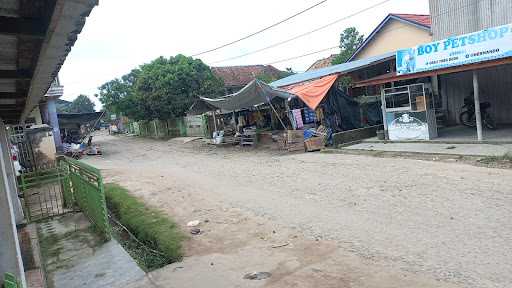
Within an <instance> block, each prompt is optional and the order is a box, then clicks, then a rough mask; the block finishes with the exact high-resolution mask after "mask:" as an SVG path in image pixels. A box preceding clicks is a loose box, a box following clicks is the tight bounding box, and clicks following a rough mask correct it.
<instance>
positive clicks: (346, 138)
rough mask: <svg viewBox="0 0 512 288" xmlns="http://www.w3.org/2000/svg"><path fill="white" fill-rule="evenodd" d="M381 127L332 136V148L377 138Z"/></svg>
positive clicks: (344, 132)
mask: <svg viewBox="0 0 512 288" xmlns="http://www.w3.org/2000/svg"><path fill="white" fill-rule="evenodd" d="M383 129H384V126H383V125H376V126H371V127H365V128H359V129H354V130H348V131H343V132H339V133H334V134H332V139H333V146H334V147H338V145H342V144H346V143H351V142H355V141H359V140H363V139H368V138H372V137H375V136H377V130H383Z"/></svg>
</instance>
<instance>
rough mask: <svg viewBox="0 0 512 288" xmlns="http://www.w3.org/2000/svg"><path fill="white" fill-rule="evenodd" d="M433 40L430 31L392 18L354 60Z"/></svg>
mask: <svg viewBox="0 0 512 288" xmlns="http://www.w3.org/2000/svg"><path fill="white" fill-rule="evenodd" d="M431 41H432V36H431V35H430V32H429V31H427V30H424V29H421V28H419V27H416V26H413V25H410V24H405V23H403V22H400V21H397V20H393V19H392V20H390V21H389V22H388V23H387V24H386V25H385V26H384V27H382V29H381V30H380V31H379V32H378V33H377V34H375V36H374V37H373V39H372V40H371V41H370V42H369V43H368V44H367V45H366V46H365V47H364V49H363V50H361V51H360V52H359V53H358V54H357V56H356V57H355V58H354V60H359V59H364V58H368V57H372V56H377V55H382V54H384V53H387V52H391V51H396V50H398V49H400V48H409V47H414V46H416V45H418V44H421V43H428V42H431Z"/></svg>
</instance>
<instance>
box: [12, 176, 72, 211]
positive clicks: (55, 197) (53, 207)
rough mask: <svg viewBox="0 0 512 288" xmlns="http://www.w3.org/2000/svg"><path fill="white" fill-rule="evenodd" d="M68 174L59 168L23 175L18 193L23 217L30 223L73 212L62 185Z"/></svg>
mask: <svg viewBox="0 0 512 288" xmlns="http://www.w3.org/2000/svg"><path fill="white" fill-rule="evenodd" d="M67 177H68V173H67V172H66V171H64V170H62V169H61V168H59V167H56V168H51V169H44V170H37V171H35V172H29V173H23V174H21V176H20V185H19V187H20V191H21V193H22V194H21V195H22V200H23V204H24V208H25V215H27V217H28V219H29V220H30V221H39V220H44V219H47V218H50V217H54V216H58V215H61V214H64V213H67V212H70V211H72V210H73V205H72V201H70V199H69V198H71V196H70V195H64V194H65V193H64V189H63V187H62V184H63V183H64V182H66V179H67Z"/></svg>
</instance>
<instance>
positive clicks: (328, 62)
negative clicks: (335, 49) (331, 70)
mask: <svg viewBox="0 0 512 288" xmlns="http://www.w3.org/2000/svg"><path fill="white" fill-rule="evenodd" d="M336 56H338V54H332V55H331V56H329V57H326V58H323V59H319V60H316V61H315V63H313V65H311V66H309V68H308V70H306V71H312V70H316V69H320V68H325V67H329V66H332V61H333V60H334V59H335V58H336Z"/></svg>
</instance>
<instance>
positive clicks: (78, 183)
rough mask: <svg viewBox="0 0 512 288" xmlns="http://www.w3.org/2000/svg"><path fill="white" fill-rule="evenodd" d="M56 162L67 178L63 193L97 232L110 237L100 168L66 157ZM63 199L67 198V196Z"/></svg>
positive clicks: (107, 237)
mask: <svg viewBox="0 0 512 288" xmlns="http://www.w3.org/2000/svg"><path fill="white" fill-rule="evenodd" d="M58 163H59V167H61V168H62V169H63V170H64V171H66V172H67V178H64V179H65V181H64V182H63V191H64V193H63V195H69V197H71V199H69V200H70V201H73V203H75V204H76V205H77V206H78V207H79V208H80V210H81V211H82V212H83V213H84V214H85V215H86V216H87V217H88V218H89V220H90V221H91V222H92V224H93V225H94V227H95V228H96V230H97V232H99V233H100V234H102V235H103V236H104V237H105V238H106V239H110V232H111V231H110V224H109V222H108V214H107V205H106V201H105V190H104V187H103V178H102V177H101V172H100V170H98V169H96V168H94V167H92V166H90V165H87V164H85V163H83V162H81V161H78V160H75V159H71V158H68V157H65V158H64V157H63V158H59V159H58ZM64 199H66V200H67V199H68V196H66V197H64Z"/></svg>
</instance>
